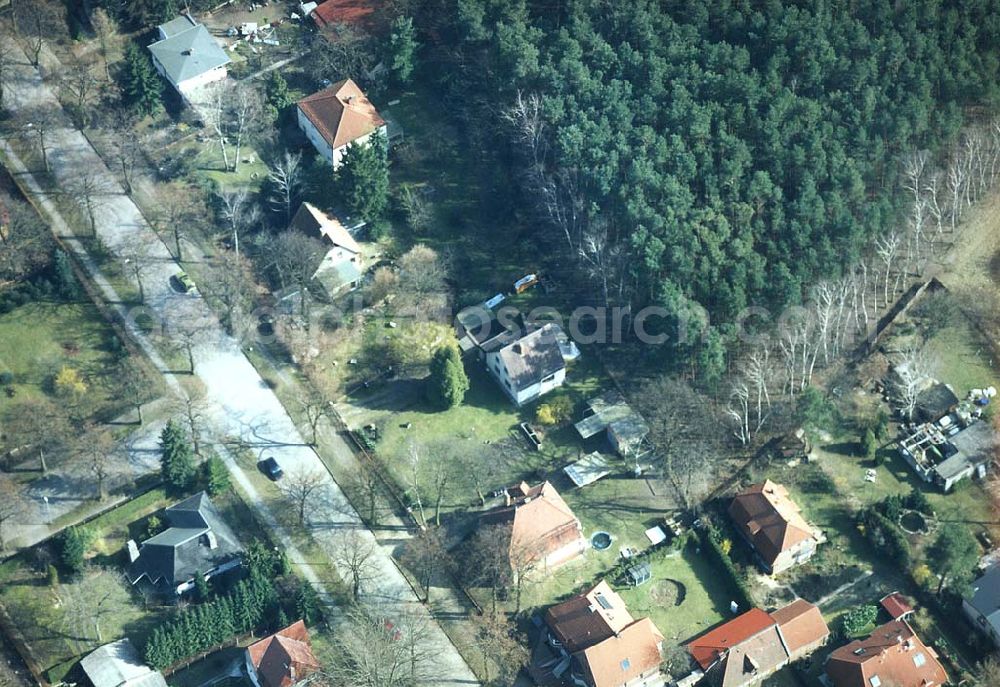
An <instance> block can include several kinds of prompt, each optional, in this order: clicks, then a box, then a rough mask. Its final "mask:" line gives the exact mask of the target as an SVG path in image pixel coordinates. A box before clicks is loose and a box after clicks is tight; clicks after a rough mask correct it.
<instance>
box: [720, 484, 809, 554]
mask: <svg viewBox="0 0 1000 687" xmlns="http://www.w3.org/2000/svg"><path fill="white" fill-rule="evenodd" d="M729 516H730V517H731V518H732V519H733V522H734V523H736V525H737V526H738V527H739V528H740V529H741V530H742V531H743V533H744V534H745V535H746V536H747V537H748V538H749V539H750V541H751V542H753V546H754V549H756V551H757V553H758V554H759V555H760V557H761V558H763V559H764V560H765V561H767V563H768V564H773V563H774V561H775V560H777V558H778V556H780V555H781V554H782V552H784V551H787V550H789V549H791V548H793V547H794V546H797V545H798V544H800V543H802V542H804V541H806V540H808V539H812V538H813V537H814V535H813V531H812V527H810V525H809V523H808V522H806V520H805V518H803V517H802V514H801V512H800V511H799V507H798V506H797V505H796V504H795V503H794V502H793V501H792V500H791V499H790V498H789V497H788V490H787V489H785V488H784V487H783V486H781V485H780V484H776V483H774V482H772V481H771V480H767V481H765V482H763V483H762V484H755V485H753V486H751V487H748V488H747V489H745V490H743V491H742V492H740V493H739V494H737V495H736V496H735V497H734V498H733V501H732V503H731V504H730V506H729Z"/></svg>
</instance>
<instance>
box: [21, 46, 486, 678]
mask: <svg viewBox="0 0 1000 687" xmlns="http://www.w3.org/2000/svg"><path fill="white" fill-rule="evenodd" d="M7 89H8V90H7V93H6V94H5V95H6V101H7V106H8V107H9V108H10V109H11V110H12V111H13V112H14V113H15V114H16V113H17V112H19V111H22V110H36V109H42V110H49V111H51V112H53V113H55V114H58V115H62V111H61V108H60V106H59V104H58V101H57V99H56V97H55V96H54V94H53V93H52V91H51V90H50V89H49V88H48V87H47V86H46V85H45V84H44V83H43V82H42V79H41V77H40V75H39V74H38V72H37V70H35V69H34V68H32V67H30V66H29V65H27V64H24V63H18V64H15V65H12V66H11V68H10V77H9V81H8V84H7ZM63 121H65V118H64V119H63ZM4 145H5V147H6V144H4ZM48 145H49V151H50V152H49V161H50V165H51V170H52V175H53V177H54V178H55V180H56V182H57V183H58V184H67V183H68V182H70V180H72V179H73V178H74V177H75V176H76V175H77V174H78V172H79V171H80V170H83V169H89V170H93V171H95V172H96V173H98V174H99V175H101V176H102V177H104V178H105V180H106V183H107V184H108V185H109V186H110V187H111V188H113V189H114V192H113V193H111V194H109V196H108V197H107V198H106V201H107V202H106V204H105V205H104V206H103V207H101V208H99V209H98V211H97V227H98V235H99V237H100V239H101V240H102V241H103V243H104V244H105V245H106V246H107V247H108V249H109V251H110V252H111V253H112V254H114V255H116V256H118V257H119V258H120V257H121V256H122V254H123V252H124V251H125V249H126V247H127V246H128V245H129V243H130V242H135V241H140V242H142V243H143V244H144V245H145V246H147V248H148V251H149V253H150V258H151V260H150V261H148V262H147V263H146V264H145V266H144V267H143V268H142V270H141V274H142V280H143V284H144V286H145V291H146V305H145V308H147V309H148V311H149V312H150V313H151V314H152V315H153V316H155V318H156V319H157V320H158V321H159V322H160V323H162V325H163V328H164V333H165V335H166V338H167V339H176V338H178V337H179V336H180V332H181V331H182V330H184V331H186V330H189V329H193V330H195V331H196V333H195V334H193V335H192V338H191V341H192V356H193V359H194V362H195V369H194V376H195V377H196V378H197V379H199V380H200V381H201V382H202V383H203V384H204V388H205V405H206V412H205V415H206V418H207V419H208V421H209V423H210V424H211V430H212V434H213V435H214V436H217V437H232V438H235V439H238V440H239V441H241V442H244V443H246V444H249V445H260V446H267V447H268V449H267V450H268V453H269V454H270V455H274V456H275V457H276V458H277V460H278V462H279V463H281V465H282V467H283V468H284V470H285V472H286V474H292V473H295V472H296V471H299V470H303V471H309V472H316V473H319V474H322V475H323V484H322V488H321V493H320V494H319V496H318V498H317V499H316V501H317V502H318V503H321V504H323V506H322V507H321V508H314V509H311V512H310V513H309V515H308V523H307V524H308V525H309V526H310V528H311V530H312V533H313V536H314V538H315V539H316V541H317V543H318V544H319V545H320V547H321V548H323V549H324V550H325V552H326V553H327V554H328V555H329V554H332V552H333V551H335V550H336V547H337V544H338V540H339V539H340V538H341V537H342V536H344V535H343V532H344V531H345V530H356V531H357V532H358V533H359V535H360V536H361V537H362V539H363V540H364V541H366V542H369V543H370V544H372V545H375V555H374V565H375V568H376V573H375V574H374V575H372V581H371V582H370V583H367V584H365V585H364V586H363V588H362V595H361V596H362V601H363V602H364V601H365V600H369V601H372V602H377V603H378V604H379V606H380V608H384V609H387V610H388V611H389V612H391V613H397V614H398V615H399V616H400V617H404V616H409V615H416V616H427V617H429V615H428V614H427V612H426V610H425V609H424V607H423V606H422V605H421V604H420V603H419V601H418V599H417V598H416V595H415V594H414V592H413V590H412V589H411V588H410V586H409V585H408V584H407V582H406V580H405V579H404V577H403V576H402V574H401V573H400V572H399V570H398V569H397V568H396V565H395V563H394V562H393V561H392V559H391V557H390V556H389V553H388V551H387V550H386V549H385V548H381V547H379V546H377V542H376V540H375V538H374V536H373V535H372V533H371V532H370V531H368V530H367V529H365V528H364V526H363V525H362V523H361V519H360V517H359V516H358V514H357V512H356V511H354V509H353V507H352V506H351V505H350V503H349V502H348V501H347V499H346V498H345V496H344V494H343V492H342V491H341V489H340V487H339V486H338V485H337V484H336V482H334V480H333V479H332V478H330V476H329V473H328V472H327V471H326V469H325V468H324V466H323V464H322V462H321V461H320V460H319V457H318V456H317V455H316V454H315V452H314V451H313V450H312V449H311V448H309V447H308V446H306V444H305V442H304V440H303V438H302V436H301V435H300V434H299V432H298V430H297V429H296V427H295V425H294V423H293V422H292V420H291V418H290V417H289V416H288V414H287V413H286V412H285V409H284V407H283V406H282V405H281V403H280V402H279V400H278V398H277V397H276V396H275V394H274V393H273V392H272V391H271V390H270V389H269V388H268V386H267V385H266V384H265V382H264V380H263V379H262V378H261V377H260V376H259V375H258V374H257V371H256V370H255V369H254V367H253V366H252V365H251V364H250V362H249V361H248V360H247V358H246V356H245V355H244V354H243V352H242V350H241V349H240V347H239V345H238V344H237V342H236V341H235V340H233V339H232V338H231V337H229V336H228V335H226V334H225V332H224V331H223V330H222V328H221V326H220V325H219V322H218V319H217V318H216V317H215V315H214V314H213V313H212V312H211V310H210V309H209V308H208V306H207V305H206V304H205V303H204V302H203V301H202V300H201V299H200V298H198V297H197V296H192V295H188V294H181V293H177V292H176V291H174V289H173V288H171V286H170V278H171V276H173V275H174V274H176V273H177V272H178V271H179V267H178V265H177V264H176V263H175V262H174V261H173V259H172V258H171V256H170V253H169V252H168V250H167V248H166V246H164V245H163V243H162V242H161V241H160V239H159V237H158V236H157V235H156V233H155V232H154V231H153V230H152V229H151V228H150V227H149V225H148V224H147V223H146V221H145V219H144V218H143V216H142V214H141V213H140V212H139V209H138V208H137V207H136V206H135V204H134V203H133V202H132V200H131V199H130V198H129V197H128V196H126V195H124V193H123V192H122V190H121V187H120V185H119V184H118V182H117V180H116V178H115V177H114V175H112V174H111V173H110V171H108V169H107V167H105V165H104V163H103V162H102V161H101V159H100V157H99V156H98V155H97V153H96V152H95V151H94V149H93V148H92V147H91V146H90V144H89V143H88V141H87V139H86V138H85V137H84V136H83V134H82V133H81V132H80V131H78V130H76V129H75V128H73V127H72V126H70V125H69V123H68V122H66V126H65V127H62V128H57V129H54V130H53V131H52V132H51V133H50V134H49V136H48ZM5 152H6V154H7V156H8V158H9V159H11V161H12V164H11V166H12V167H13V168H14V169H12V170H11V171H12V172H13V173H15V174H17V175H18V176H19V177H20V178H21V180H22V181H24V182H25V183H26V184H27V185H28V187H29V188H30V189H31V190H32V191H33V195H35V196H36V200H37V201H40V202H39V204H40V205H41V206H42V207H43V209H44V210H45V211H46V212H47V213H48V214H49V215H50V219H51V221H52V224H53V229H54V230H55V231H56V232H57V233H58V234H61V235H67V234H72V230H71V229H70V228H69V227H68V226H67V225H66V223H65V222H64V221H62V218H61V217H60V216H59V213H58V210H57V209H56V208H55V207H54V206H53V204H52V203H51V199H48V198H46V197H45V194H44V193H42V192H41V189H40V188H39V187H38V185H37V183H34V179H33V177H31V176H30V174H29V173H26V170H25V169H24V167H23V165H19V164H17V163H18V161H17V160H16V158H15V156H14V155H13V151H12V150H11V149H10V148H9V147H7V148H6V151H5ZM70 248H71V249H72V250H74V251H78V252H79V251H81V250H82V247H81V246H80V244H79V243H78V242H73V243H71V244H70ZM89 266H90V267H91V268H92V271H93V267H94V266H93V263H90V265H89ZM97 282H98V284H99V286H100V288H101V289H102V290H103V291H104V295H105V297H106V299H107V300H109V301H111V302H117V303H121V299H120V298H118V297H117V294H116V293H115V292H114V289H112V288H111V286H110V285H109V284H108V282H107V281H106V280H103V279H98V280H97ZM119 307H120V308H122V309H127V308H128V306H119ZM132 311H134V308H133V309H132ZM125 314H126V315H129V314H130V313H129V312H126V313H125ZM131 314H133V315H134V312H132V313H131ZM132 330H133V334H134V335H136V336H137V338H138V339H139V341H140V343H141V345H142V346H143V348H144V349H145V350H146V351H147V353H149V354H150V357H151V359H152V360H153V362H154V364H155V365H157V366H158V367H159V369H160V370H161V371H163V372H164V374H165V375H166V378H167V379H168V380H171V381H172V382H174V384H173V385H172V386H173V387H174V389H175V390H177V389H179V386H178V385H177V384H176V379H172V377H171V374H170V373H169V372H168V370H169V368H168V366H166V365H165V364H164V362H163V360H162V359H161V358H160V357H159V356H158V355H156V351H155V350H153V347H152V346H151V345H150V342H149V341H148V339H147V338H146V337H144V336H143V335H142V334H141V333H139V332H138V331H136V330H135V328H134V327H133V328H132ZM221 452H222V453H223V455H226V454H225V451H224V449H223V450H222V451H221ZM226 464H227V466H228V467H229V469H230V471H231V473H232V475H233V478H234V481H235V482H236V483H237V484H239V485H240V487H241V488H242V489H243V491H244V492H245V493H246V494H247V496H248V498H249V500H250V501H251V506H252V507H253V508H254V509H255V510H256V512H257V513H258V514H259V515H260V517H261V518H262V519H263V521H264V522H265V523H266V524H268V525H269V526H270V527H272V528H273V529H274V531H275V532H276V534H277V536H278V538H279V539H280V540H281V541H282V543H283V544H284V546H285V548H286V550H287V551H288V554H289V557H290V559H291V560H292V561H293V562H294V563H296V564H299V565H300V567H302V569H303V574H304V575H305V576H306V577H307V578H309V579H310V581H312V582H313V583H315V584H316V585H317V586H319V587H320V591H325V590H323V589H322V586H321V585H319V581H318V579H317V578H316V576H315V574H314V573H313V571H312V569H311V568H310V567H309V566H308V565H307V564H306V562H305V559H304V558H303V557H302V556H301V554H300V553H299V552H298V551H297V550H296V549H295V547H294V545H293V544H292V542H291V539H290V537H289V536H288V534H287V532H285V531H284V529H283V528H281V526H280V525H279V523H278V519H277V518H276V517H275V515H274V513H272V512H271V511H270V510H269V508H268V506H267V505H266V504H265V502H264V500H263V499H262V498H261V497H260V494H259V493H258V491H257V489H256V488H255V486H254V484H253V482H252V481H251V480H250V479H249V477H248V476H247V475H246V474H245V473H244V471H243V469H242V468H241V467H240V465H239V464H238V463H237V462H236V461H235V460H234V459H232V457H227V459H226ZM288 505H289V507H291V506H292V504H288ZM330 562H331V563H333V564H334V565H336V563H335V560H334V557H333V556H332V555H330ZM339 572H340V574H341V576H342V577H345V578H346V577H348V576H349V575H348V571H347V570H344V569H340V570H339ZM327 598H329V597H327ZM427 626H428V630H427V642H426V648H427V650H428V651H427V653H428V654H429V655H430V658H428V659H427V665H425V666H423V668H424V672H426V673H427V674H428V675H433V676H434V678H433V679H432V680H429V683H430V684H439V685H444V684H452V683H462V684H475V683H476V680H475V677H474V675H473V674H472V672H471V671H470V670H469V667H468V665H466V663H465V661H464V660H463V659H462V657H461V655H460V654H459V653H458V651H457V650H456V649H455V647H454V645H452V644H451V642H450V641H449V640H448V638H447V637H446V636H445V634H444V632H443V631H442V630H441V628H440V627H439V626H438V625H437V624H436V623H434V622H429V623H427Z"/></svg>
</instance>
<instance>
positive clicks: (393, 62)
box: [389, 16, 417, 86]
mask: <svg viewBox="0 0 1000 687" xmlns="http://www.w3.org/2000/svg"><path fill="white" fill-rule="evenodd" d="M416 53H417V38H416V31H415V30H414V28H413V20H412V19H411V18H410V17H403V16H399V17H396V18H395V19H393V21H392V33H391V34H390V36H389V69H390V70H391V71H392V76H393V78H394V79H395V80H396V83H398V84H399V85H401V86H403V85H406V84H408V83H409V82H410V77H411V76H412V75H413V68H414V62H415V60H416Z"/></svg>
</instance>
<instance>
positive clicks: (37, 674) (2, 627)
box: [0, 605, 52, 687]
mask: <svg viewBox="0 0 1000 687" xmlns="http://www.w3.org/2000/svg"><path fill="white" fill-rule="evenodd" d="M0 632H2V633H3V635H4V637H6V638H7V641H9V642H10V645H11V646H12V647H14V651H16V652H17V655H18V656H19V657H20V658H21V661H22V662H23V663H24V665H25V666H27V668H28V672H29V673H31V677H32V678H34V680H35V682H37V683H38V684H39V685H40V687H51V684H52V683H50V682H49V681H48V680H46V679H45V673H44V672H43V671H42V668H41V666H39V665H38V661H36V660H35V654H34V652H33V651H32V650H31V647H30V646H28V645H27V644H26V643H25V641H24V639H23V638H22V637H21V633H20V632H18V631H17V626H16V625H15V624H14V622H13V620H11V617H10V616H9V615H7V609H6V608H4V607H3V606H2V605H0Z"/></svg>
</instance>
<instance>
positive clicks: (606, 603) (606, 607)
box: [597, 594, 612, 611]
mask: <svg viewBox="0 0 1000 687" xmlns="http://www.w3.org/2000/svg"><path fill="white" fill-rule="evenodd" d="M597 603H598V605H599V606H600V607H601V608H603V609H604V610H606V611H610V610H611V608H612V606H611V602H610V601H608V600H607V599H605V598H604V595H603V594H598V595H597Z"/></svg>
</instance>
